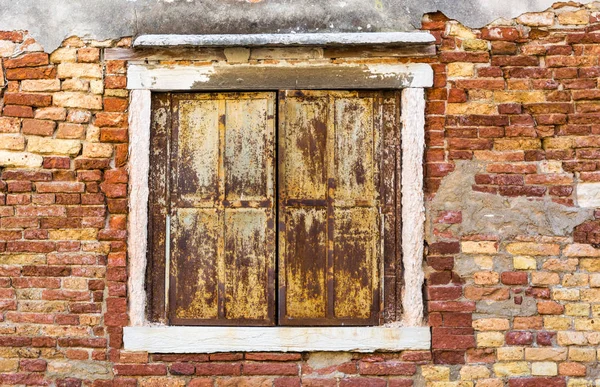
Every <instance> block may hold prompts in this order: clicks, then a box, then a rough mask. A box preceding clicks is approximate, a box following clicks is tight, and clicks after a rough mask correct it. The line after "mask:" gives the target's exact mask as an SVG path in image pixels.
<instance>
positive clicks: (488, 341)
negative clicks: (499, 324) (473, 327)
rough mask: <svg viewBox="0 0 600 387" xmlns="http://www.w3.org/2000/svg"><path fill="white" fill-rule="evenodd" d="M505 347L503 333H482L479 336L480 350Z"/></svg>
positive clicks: (478, 344)
mask: <svg viewBox="0 0 600 387" xmlns="http://www.w3.org/2000/svg"><path fill="white" fill-rule="evenodd" d="M502 345H504V334H503V333H501V332H482V333H478V334H477V346H478V347H480V348H489V347H500V346H502Z"/></svg>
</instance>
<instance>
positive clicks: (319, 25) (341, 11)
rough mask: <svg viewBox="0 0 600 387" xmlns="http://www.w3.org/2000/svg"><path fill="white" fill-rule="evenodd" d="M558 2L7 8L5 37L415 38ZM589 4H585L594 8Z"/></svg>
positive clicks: (12, 0) (287, 0)
mask: <svg viewBox="0 0 600 387" xmlns="http://www.w3.org/2000/svg"><path fill="white" fill-rule="evenodd" d="M554 1H555V0H505V1H495V2H494V1H488V0H461V1H452V0H368V1H365V0H334V1H320V0H302V1H295V0H221V1H206V0H102V1H100V0H95V1H89V0H69V1H48V0H0V30H28V31H29V32H30V33H31V35H32V36H33V37H34V38H35V39H36V40H38V41H39V42H40V43H41V44H42V45H43V46H44V49H45V50H46V51H47V52H52V51H53V50H54V49H56V48H57V47H58V46H59V45H60V43H61V42H62V41H63V40H64V39H65V38H66V37H69V36H73V35H76V36H80V37H87V38H91V39H96V40H106V39H115V38H118V37H123V36H135V35H141V34H226V33H234V34H251V33H289V32H361V31H410V30H414V29H417V28H419V26H420V21H421V17H422V15H423V14H424V13H428V12H435V11H442V12H443V13H444V14H446V15H447V16H448V17H450V18H453V19H456V20H458V21H460V22H461V23H463V24H465V25H467V26H470V27H481V26H484V25H486V24H487V23H489V22H491V21H493V20H495V19H497V18H501V17H504V18H512V17H515V16H518V15H520V14H522V13H524V12H529V11H541V10H543V9H546V8H547V7H549V6H551V5H552V3H553V2H554ZM587 2H589V1H583V3H587Z"/></svg>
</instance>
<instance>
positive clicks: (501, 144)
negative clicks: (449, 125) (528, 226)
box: [494, 138, 541, 254]
mask: <svg viewBox="0 0 600 387" xmlns="http://www.w3.org/2000/svg"><path fill="white" fill-rule="evenodd" d="M540 147H541V143H540V140H539V139H536V138H499V139H496V140H495V141H494V150H496V151H515V150H532V149H540ZM524 254H525V253H524Z"/></svg>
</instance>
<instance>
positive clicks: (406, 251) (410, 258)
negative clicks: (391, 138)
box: [401, 88, 425, 326]
mask: <svg viewBox="0 0 600 387" xmlns="http://www.w3.org/2000/svg"><path fill="white" fill-rule="evenodd" d="M401 109H402V118H401V119H402V173H401V181H402V262H403V263H404V288H403V289H402V305H403V315H402V325H404V326H421V325H424V321H423V290H422V288H423V281H424V273H423V241H424V225H425V201H424V200H425V199H424V196H423V154H424V151H425V90H423V89H421V88H414V89H412V88H411V89H404V90H403V91H402V102H401Z"/></svg>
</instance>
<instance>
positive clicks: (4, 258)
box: [0, 254, 46, 265]
mask: <svg viewBox="0 0 600 387" xmlns="http://www.w3.org/2000/svg"><path fill="white" fill-rule="evenodd" d="M45 263H46V256H45V255H42V254H10V255H8V254H7V255H5V254H0V265H40V264H42V265H43V264H45Z"/></svg>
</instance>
